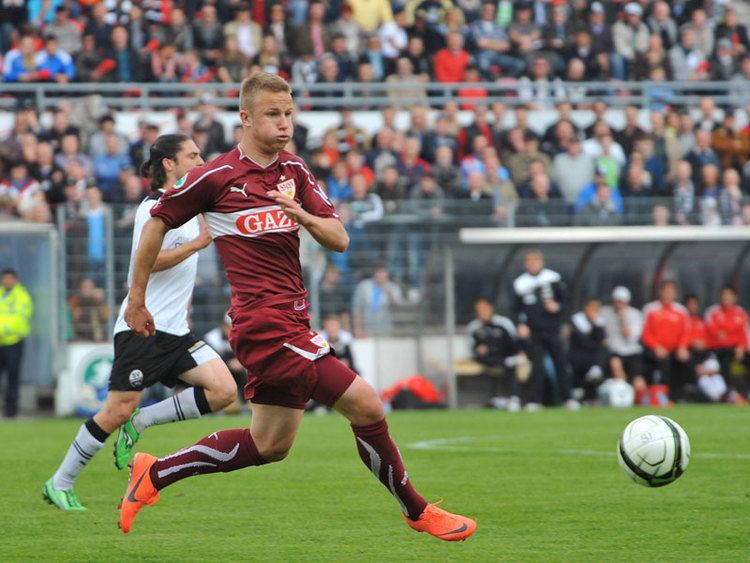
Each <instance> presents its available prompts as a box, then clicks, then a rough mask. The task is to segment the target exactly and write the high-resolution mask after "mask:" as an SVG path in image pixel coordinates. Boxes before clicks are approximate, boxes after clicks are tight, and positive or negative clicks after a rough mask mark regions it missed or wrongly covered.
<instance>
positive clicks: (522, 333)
mask: <svg viewBox="0 0 750 563" xmlns="http://www.w3.org/2000/svg"><path fill="white" fill-rule="evenodd" d="M530 336H531V329H530V328H529V325H523V324H521V325H518V338H520V339H521V340H528V338H529V337H530Z"/></svg>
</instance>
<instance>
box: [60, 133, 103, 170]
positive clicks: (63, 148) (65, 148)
mask: <svg viewBox="0 0 750 563" xmlns="http://www.w3.org/2000/svg"><path fill="white" fill-rule="evenodd" d="M72 161H76V162H77V163H78V164H80V165H81V166H83V169H84V173H85V174H86V175H87V176H92V175H93V173H94V165H93V162H92V161H91V159H90V158H89V157H88V156H86V155H85V154H83V153H82V152H81V151H80V142H79V140H78V135H76V134H75V133H66V134H65V135H64V136H63V138H62V140H61V141H60V152H59V153H58V154H57V156H55V164H57V165H58V166H59V167H60V168H62V169H64V170H65V169H67V167H68V165H69V164H70V163H71V162H72Z"/></svg>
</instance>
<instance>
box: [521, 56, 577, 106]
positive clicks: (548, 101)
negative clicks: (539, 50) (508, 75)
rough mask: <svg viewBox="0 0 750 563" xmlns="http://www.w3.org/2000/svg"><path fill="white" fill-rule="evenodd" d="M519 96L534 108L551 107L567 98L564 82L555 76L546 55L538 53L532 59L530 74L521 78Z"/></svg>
mask: <svg viewBox="0 0 750 563" xmlns="http://www.w3.org/2000/svg"><path fill="white" fill-rule="evenodd" d="M518 97H519V98H520V99H521V100H522V101H523V102H524V103H525V104H526V105H527V106H528V107H529V108H530V109H533V110H541V109H549V108H551V107H552V106H553V105H554V104H555V103H556V102H560V101H562V100H565V99H566V92H565V88H564V86H563V83H562V82H561V81H560V80H559V79H556V78H553V75H552V72H551V69H550V64H549V61H548V60H547V58H546V57H545V56H543V55H536V56H535V57H534V59H533V60H532V62H531V66H530V70H529V73H528V76H524V77H522V78H521V79H520V80H519V87H518Z"/></svg>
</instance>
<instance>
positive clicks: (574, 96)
mask: <svg viewBox="0 0 750 563" xmlns="http://www.w3.org/2000/svg"><path fill="white" fill-rule="evenodd" d="M521 86H522V84H521V83H520V82H518V81H508V82H472V83H443V82H427V83H423V82H413V83H390V82H379V83H374V84H373V83H361V82H341V83H328V84H320V83H318V84H292V87H293V88H294V91H295V100H296V102H297V103H298V104H299V105H300V107H302V108H308V109H333V110H336V109H341V108H342V107H348V108H353V109H380V108H388V107H394V106H395V107H407V108H408V107H410V106H415V105H430V106H433V107H435V106H442V105H444V104H445V103H446V102H458V103H474V104H477V103H482V104H490V103H493V102H503V103H506V104H508V105H512V106H514V105H522V104H527V103H530V102H535V103H542V104H545V103H546V104H549V105H550V106H551V105H552V104H554V103H555V102H562V101H567V102H571V103H573V104H590V103H593V102H596V101H600V100H602V99H604V100H606V101H607V103H608V104H609V105H610V106H611V107H617V106H619V107H622V106H625V105H627V104H636V105H638V106H641V107H644V108H652V107H657V106H659V107H661V106H664V105H675V106H690V105H694V104H695V103H696V101H697V98H698V97H700V96H711V97H712V98H713V99H714V101H715V102H716V103H717V104H719V105H731V106H736V107H740V106H743V105H744V104H746V103H748V102H750V80H731V81H720V82H652V81H648V80H646V81H608V82H601V81H600V82H565V81H553V82H552V83H550V84H549V88H548V89H549V91H550V93H549V95H548V96H546V97H545V96H541V97H540V96H539V95H538V93H537V94H536V95H535V96H534V97H533V98H527V97H525V96H524V94H523V89H522V88H521ZM238 88H239V85H238V84H219V83H215V84H181V83H169V84H166V83H71V84H65V85H58V84H49V83H37V84H8V83H3V84H2V89H1V91H0V108H7V109H12V108H14V107H15V105H16V103H17V100H18V99H19V98H30V99H33V100H34V101H35V103H36V106H37V107H38V108H39V109H48V108H55V107H56V106H57V105H58V103H59V101H60V99H61V98H66V99H67V98H73V97H82V96H91V95H96V96H100V97H101V99H102V101H103V103H105V104H106V105H107V106H109V107H111V108H118V109H140V110H157V109H174V108H185V107H192V106H194V105H195V104H196V103H197V98H198V97H200V96H201V95H204V94H211V95H213V96H215V100H214V103H215V104H216V105H217V106H219V107H223V108H232V109H233V108H236V106H237V94H238ZM415 89H417V90H419V94H417V95H415V94H414V91H415ZM465 90H471V91H472V92H476V91H485V92H486V94H487V95H486V97H481V98H477V97H472V96H468V95H463V94H462V92H463V91H465Z"/></svg>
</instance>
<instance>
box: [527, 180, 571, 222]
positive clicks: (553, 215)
mask: <svg viewBox="0 0 750 563" xmlns="http://www.w3.org/2000/svg"><path fill="white" fill-rule="evenodd" d="M530 187H531V193H532V196H533V197H531V198H522V199H521V200H520V203H519V206H518V218H517V221H516V222H517V224H518V225H519V226H522V227H561V226H564V225H567V224H569V223H568V221H569V214H570V210H569V208H568V206H567V205H566V204H565V202H564V201H562V200H561V199H559V198H557V197H554V196H553V195H552V193H551V191H550V179H549V176H547V175H546V174H544V173H539V174H535V175H534V176H532V177H531V182H530Z"/></svg>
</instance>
